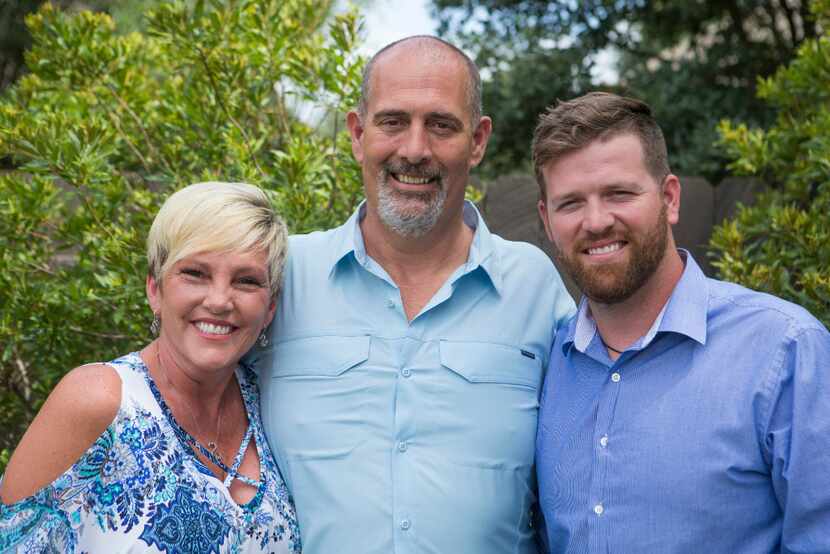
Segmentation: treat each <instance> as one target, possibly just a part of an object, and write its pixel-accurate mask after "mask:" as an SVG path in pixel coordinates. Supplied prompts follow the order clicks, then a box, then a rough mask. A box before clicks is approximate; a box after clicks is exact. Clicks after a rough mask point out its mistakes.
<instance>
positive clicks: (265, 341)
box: [257, 329, 268, 348]
mask: <svg viewBox="0 0 830 554" xmlns="http://www.w3.org/2000/svg"><path fill="white" fill-rule="evenodd" d="M257 340H258V342H259V345H260V346H261V347H263V348H265V347H266V346H268V335H266V334H265V329H263V330H262V333H260V334H259V339H257Z"/></svg>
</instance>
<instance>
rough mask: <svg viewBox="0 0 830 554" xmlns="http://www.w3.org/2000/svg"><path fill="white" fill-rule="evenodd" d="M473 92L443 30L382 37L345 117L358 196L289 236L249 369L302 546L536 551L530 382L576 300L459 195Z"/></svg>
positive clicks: (468, 158) (353, 550)
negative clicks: (340, 215)
mask: <svg viewBox="0 0 830 554" xmlns="http://www.w3.org/2000/svg"><path fill="white" fill-rule="evenodd" d="M480 91H481V84H480V79H479V74H478V70H477V69H476V67H475V65H474V64H473V62H472V61H471V60H470V59H469V58H468V57H467V56H465V55H464V54H463V53H462V52H460V51H459V50H458V49H456V48H455V47H453V46H451V45H449V44H448V43H446V42H443V41H441V40H438V39H436V38H432V37H413V38H409V39H404V40H403V41H400V42H397V43H394V44H392V45H390V46H387V47H386V48H385V49H383V50H382V51H380V52H379V53H378V54H377V55H375V56H374V58H373V59H372V60H371V61H370V62H369V64H368V66H367V68H366V70H365V74H364V79H363V87H362V99H361V102H360V106H359V109H358V110H357V111H356V112H352V113H349V114H348V117H347V123H348V128H349V131H350V133H351V138H352V149H353V152H354V155H355V157H356V158H357V160H358V161H359V162H360V163H361V165H362V173H363V182H364V186H365V192H366V200H365V202H364V203H362V204H361V205H360V206H359V207H358V209H357V210H356V212H355V213H354V215H353V216H352V217H351V218H350V219H349V220H348V221H347V222H346V223H345V224H344V225H343V226H341V227H338V228H336V229H332V230H329V231H326V232H317V233H311V234H309V235H302V236H295V237H292V238H291V241H290V246H289V259H288V262H287V267H286V270H285V283H284V288H283V293H282V297H281V299H280V301H279V302H278V307H277V313H276V316H275V320H274V324H273V326H272V327H273V332H272V337H271V347H270V349H269V350H268V351H267V352H265V353H264V356H263V359H261V360H260V362H259V363H260V365H261V367H262V374H261V376H260V386H261V387H262V399H263V400H262V409H263V420H264V422H265V427H266V431H267V434H268V439H269V442H270V444H271V446H272V447H273V450H274V451H275V453H276V455H277V458H278V461H279V467H280V468H281V470H282V472H283V476H284V478H285V481H286V483H287V484H288V486H289V488H290V490H291V492H292V494H293V496H294V499H295V502H296V507H297V514H298V519H299V524H300V534H301V537H302V541H303V552H304V553H305V554H331V553H335V552H343V553H347V554H390V553H397V554H404V553H436V554H438V553H440V554H446V553H450V552H452V553H462V552H475V553H476V554H491V553H492V554H503V553H505V552H513V553H517V554H526V553H535V552H537V547H536V544H535V537H534V535H535V528H534V527H533V526H532V525H531V523H532V520H533V514H532V512H533V506H534V505H535V503H536V487H535V475H534V472H533V457H534V438H535V433H536V420H537V415H538V395H539V392H540V389H541V383H542V377H543V373H544V371H545V369H546V367H547V358H548V354H549V352H550V345H551V342H552V340H553V334H554V332H555V330H556V328H557V327H558V326H559V325H560V323H562V322H564V321H565V320H567V319H568V318H569V317H570V316H571V315H572V314H573V312H574V305H573V301H572V300H571V299H570V297H569V295H568V294H567V292H566V291H565V288H564V287H563V285H562V282H561V280H560V278H559V276H558V274H557V273H556V271H555V270H554V268H553V265H552V264H551V262H550V260H548V259H547V257H546V256H545V255H544V254H543V253H542V252H541V251H540V250H538V249H536V248H535V247H533V246H530V245H528V244H521V243H512V242H508V241H505V240H503V239H501V238H499V237H497V236H494V235H492V234H490V232H489V231H488V230H487V227H486V225H485V224H484V221H483V220H482V219H481V216H480V215H479V214H478V212H477V211H476V209H475V207H474V206H473V205H472V204H470V203H468V202H465V200H464V191H465V187H466V185H467V180H468V177H469V171H470V169H471V168H473V167H474V166H476V165H477V164H478V163H479V162H480V161H481V159H482V157H483V156H484V151H485V148H486V146H487V140H488V138H489V137H490V131H491V128H492V124H491V121H490V118H488V117H483V116H482V115H481V104H480V102H481V100H480V96H481V92H480Z"/></svg>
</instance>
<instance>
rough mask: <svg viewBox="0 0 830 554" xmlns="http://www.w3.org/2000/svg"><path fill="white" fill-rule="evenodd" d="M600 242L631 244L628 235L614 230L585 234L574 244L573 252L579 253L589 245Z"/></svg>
mask: <svg viewBox="0 0 830 554" xmlns="http://www.w3.org/2000/svg"><path fill="white" fill-rule="evenodd" d="M601 240H618V241H622V242H631V238H630V237H629V235H628V233H625V232H623V233H621V232H619V231H615V230H614V229H611V230H608V231H605V232H603V233H591V232H590V231H588V232H586V234H585V236H584V237H583V238H582V239H580V240H579V241H578V242H576V243H575V244H574V250H577V251H581V250H585V249H587V248H588V247H589V246H590V245H591V244H593V243H595V242H598V241H601Z"/></svg>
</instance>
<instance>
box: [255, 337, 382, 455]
mask: <svg viewBox="0 0 830 554" xmlns="http://www.w3.org/2000/svg"><path fill="white" fill-rule="evenodd" d="M368 357H369V337H368V336H365V335H363V336H319V337H307V338H302V339H296V340H290V341H286V342H282V343H278V344H276V345H274V347H273V349H272V350H271V351H270V352H269V353H268V355H267V357H266V358H265V359H264V360H263V362H264V366H263V367H267V368H269V370H270V371H269V376H270V379H261V380H260V387H261V388H262V393H263V394H262V398H263V413H265V414H267V418H268V421H267V422H266V426H267V427H268V430H269V439H270V440H271V442H272V447H273V448H275V449H276V450H277V451H279V452H280V453H281V454H288V453H290V452H291V451H294V452H295V453H299V454H301V455H303V456H308V457H321V458H326V457H335V458H336V457H342V456H344V455H346V454H347V453H348V452H350V451H351V450H352V449H354V448H355V447H356V445H358V444H359V443H360V442H361V441H362V440H363V439H362V438H361V431H362V430H363V429H364V424H365V421H366V419H367V402H368V401H369V396H368V391H367V387H365V386H362V385H360V382H361V381H362V377H363V373H362V372H363V371H364V370H365V363H364V362H366V360H367V359H368Z"/></svg>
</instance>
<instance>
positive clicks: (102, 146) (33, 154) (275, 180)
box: [0, 0, 830, 470]
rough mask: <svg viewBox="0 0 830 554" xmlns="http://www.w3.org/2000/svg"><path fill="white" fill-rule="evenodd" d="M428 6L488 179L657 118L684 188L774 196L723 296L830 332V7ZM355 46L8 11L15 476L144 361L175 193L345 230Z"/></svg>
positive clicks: (9, 358) (3, 140) (86, 5)
mask: <svg viewBox="0 0 830 554" xmlns="http://www.w3.org/2000/svg"><path fill="white" fill-rule="evenodd" d="M428 1H431V4H430V5H431V7H432V10H433V15H434V17H435V18H436V20H437V21H439V22H440V26H439V29H440V30H439V32H440V33H441V34H442V35H443V36H444V37H446V38H448V39H450V40H451V41H453V42H455V43H457V44H458V45H460V46H461V47H463V48H464V49H465V50H466V51H468V52H470V53H471V54H473V55H474V56H475V57H476V59H477V62H478V63H479V64H480V66H481V67H482V69H483V75H484V104H485V111H486V112H487V113H488V114H491V115H492V116H493V119H494V121H495V130H496V131H495V134H494V136H493V139H492V142H491V144H490V146H489V148H488V153H487V157H486V159H485V162H484V167H483V171H484V176H485V180H487V179H492V178H495V177H497V176H499V175H503V174H507V173H515V172H523V173H526V174H528V175H530V170H529V161H528V156H529V142H530V137H531V134H532V129H533V127H534V126H535V123H536V119H537V116H538V114H539V113H540V112H541V111H543V110H544V108H545V107H547V106H548V105H550V104H552V103H554V102H555V101H556V100H557V99H568V98H572V97H574V96H577V95H580V94H583V93H584V92H587V91H588V90H595V89H598V88H601V89H605V90H610V91H614V92H621V93H624V94H631V95H634V96H637V97H640V98H643V99H645V100H646V101H647V102H649V103H650V104H651V105H652V106H653V108H654V109H655V112H656V115H657V118H658V120H659V121H660V122H661V125H662V126H663V128H664V130H665V132H666V137H667V140H668V142H669V151H670V156H671V161H672V164H673V168H674V170H675V172H676V173H680V174H689V175H703V176H705V177H707V178H709V179H710V180H714V181H717V180H719V179H720V178H721V177H723V176H725V175H730V174H731V175H747V176H752V177H755V178H757V179H760V180H762V181H763V182H764V183H766V185H767V192H766V193H765V194H763V195H762V196H761V197H760V198H759V199H758V201H757V202H756V203H755V204H754V205H753V206H748V207H742V208H741V209H740V210H739V212H738V214H737V216H736V217H735V218H734V219H733V220H731V221H727V222H726V223H725V224H723V225H722V226H720V227H719V228H718V229H717V230H716V232H715V234H714V236H713V238H712V243H711V247H712V256H713V260H714V261H713V263H714V265H715V267H717V268H718V271H719V272H720V275H721V276H722V277H724V278H726V279H729V280H734V281H737V282H740V283H743V284H745V285H747V286H750V287H752V288H756V289H759V290H766V291H769V292H772V293H774V294H778V295H780V296H783V297H785V298H788V299H790V300H793V301H795V302H798V303H800V304H802V305H804V306H805V307H807V308H808V309H809V310H811V311H812V312H813V313H814V314H815V315H816V316H817V317H819V318H820V319H822V321H824V323H825V324H830V218H828V216H827V214H828V213H830V185H829V184H828V173H829V172H830V98H829V97H830V43H828V37H827V34H826V32H827V28H828V24H829V23H830V0H813V1H812V2H811V3H810V5H808V4H807V3H806V0H803V1H799V0H788V1H786V2H783V1H782V2H777V1H776V2H761V1H750V0H738V1H730V2H681V1H674V0H663V1H660V2H652V1H648V0H646V1H643V0H595V1H591V2H570V1H568V2H565V1H557V2H542V1H539V0H428ZM372 8H373V6H372V2H370V1H363V2H360V9H363V10H368V9H372ZM24 21H25V24H26V25H25V26H24ZM361 40H362V38H361V18H360V16H359V14H358V13H357V11H356V9H354V8H353V9H352V10H351V11H343V10H342V9H341V6H339V5H336V4H335V0H187V1H176V2H169V1H161V0H130V1H127V0H111V1H106V0H87V1H85V2H83V3H81V2H78V1H71V0H59V1H55V2H54V3H53V4H51V5H47V4H43V2H41V1H37V0H6V1H5V2H4V3H2V5H0V88H5V90H3V92H0V167H2V169H0V470H1V469H2V468H3V467H4V466H5V461H6V460H7V459H8V455H9V449H10V448H13V447H14V445H15V444H16V442H17V440H18V439H19V437H20V435H21V433H22V431H23V430H24V429H25V427H26V425H27V424H28V422H29V421H30V420H31V418H32V417H33V415H34V414H35V413H36V412H37V410H38V409H39V407H40V405H41V404H42V402H43V400H44V399H45V397H46V395H47V394H48V393H49V391H50V390H51V388H52V387H53V386H54V384H55V383H56V382H57V380H58V379H60V377H61V376H62V375H63V373H64V372H65V371H67V370H68V369H69V368H71V367H74V366H76V365H79V364H81V363H85V362H90V361H100V360H107V359H111V358H113V357H114V356H117V355H119V354H122V353H124V352H127V351H129V350H132V349H135V348H138V347H140V346H142V345H143V344H145V343H146V342H147V341H148V340H149V338H150V337H149V332H148V330H147V325H148V323H149V321H150V315H151V314H150V311H149V309H148V308H147V307H146V302H145V299H144V276H145V274H146V265H145V264H146V262H145V260H144V238H145V236H146V231H147V229H148V227H149V223H150V221H151V220H152V217H153V215H154V214H155V212H156V210H157V209H158V206H159V205H160V202H161V200H163V198H165V197H166V196H167V194H169V193H170V192H171V191H173V190H175V189H177V188H180V187H181V186H184V185H187V184H189V183H192V182H197V181H203V180H211V179H216V180H240V181H248V182H252V183H255V184H258V185H260V186H261V187H263V188H264V189H266V190H267V191H268V193H269V195H270V196H271V198H272V200H273V202H274V203H275V205H276V206H277V207H278V209H279V210H280V211H281V213H282V214H283V215H284V217H285V218H286V220H287V221H288V223H289V226H290V227H291V230H292V231H294V232H303V231H309V230H313V229H320V228H326V227H331V226H334V225H337V224H339V223H341V222H342V221H343V220H344V219H345V218H346V217H347V216H348V214H349V213H350V212H351V210H352V209H353V207H354V205H355V204H356V203H357V202H358V201H359V200H360V198H361V197H362V190H361V184H360V173H359V168H358V166H357V164H356V163H355V162H354V160H353V159H352V156H351V152H350V148H349V141H348V136H347V134H346V132H345V130H344V126H343V114H344V113H345V112H346V111H347V110H348V109H349V108H350V107H351V106H353V105H354V104H355V102H356V99H357V94H358V88H359V78H360V71H361V69H362V65H363V63H364V60H363V59H362V58H361V56H360V55H359V54H358V48H359V46H360V43H361ZM531 209H533V208H532V207H531Z"/></svg>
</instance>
